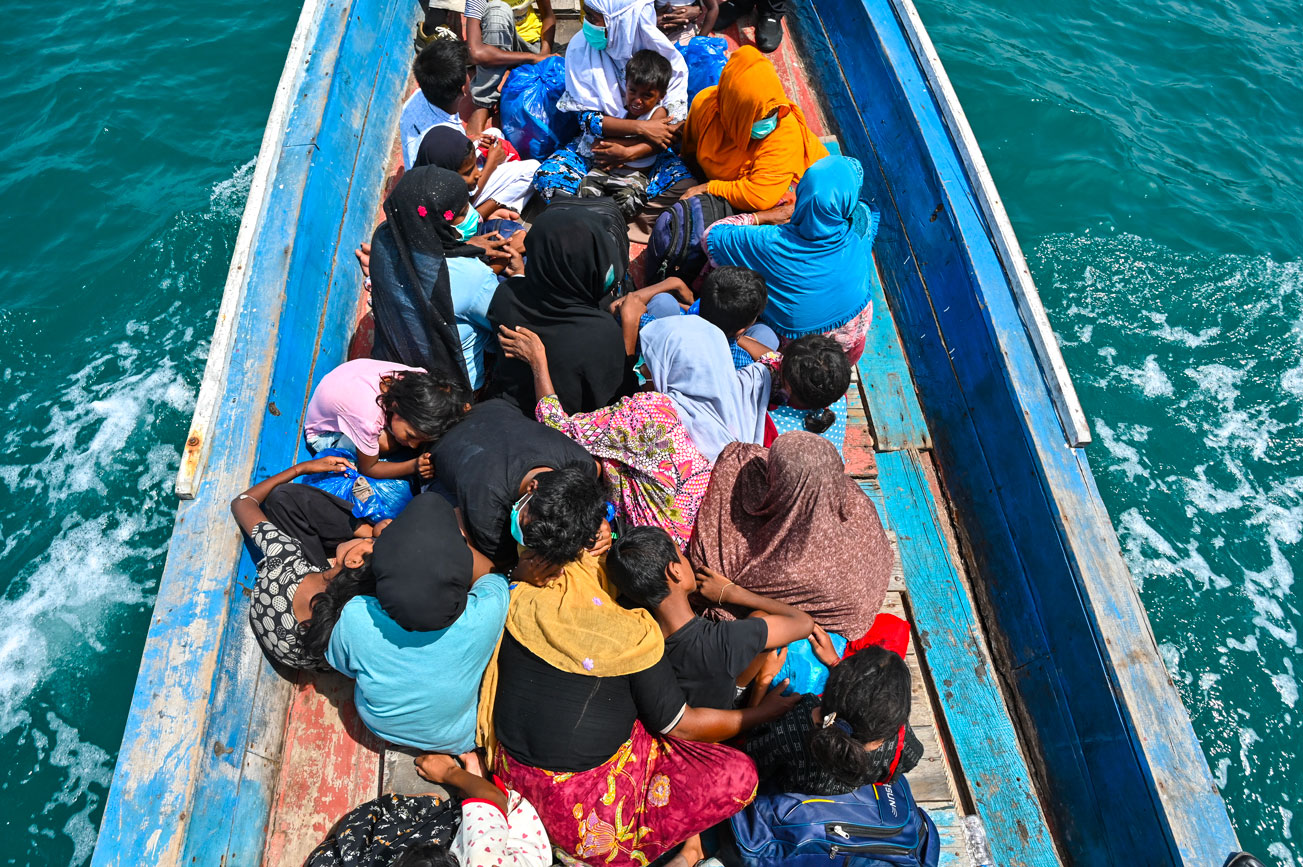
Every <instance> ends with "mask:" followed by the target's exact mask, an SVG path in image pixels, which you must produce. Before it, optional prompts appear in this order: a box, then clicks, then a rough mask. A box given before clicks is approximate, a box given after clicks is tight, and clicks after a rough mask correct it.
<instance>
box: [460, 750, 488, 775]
mask: <svg viewBox="0 0 1303 867" xmlns="http://www.w3.org/2000/svg"><path fill="white" fill-rule="evenodd" d="M457 758H459V759H461V763H462V767H464V768H465V769H466V773H468V774H474V775H475V776H477V777H484V776H485V774H484V762H482V761H480V753H479V750H471V751H470V752H469V753H462V754H461V755H460V756H458V757H457ZM486 779H487V777H486Z"/></svg>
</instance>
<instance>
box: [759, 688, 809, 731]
mask: <svg viewBox="0 0 1303 867" xmlns="http://www.w3.org/2000/svg"><path fill="white" fill-rule="evenodd" d="M790 683H791V679H790V678H786V677H785V678H783V679H782V680H781V681H779V682H778V683H776V684H774V685H773V688H772V689H770V690H769V692H767V693H765V697H764V698H762V699H760V703H759V704H757V705H756V707H757V708H759V709H760V711H761V716H762V717H764V720H763V721H764V722H769V721H770V720H775V719H778V718H779V717H780V716H782V715H783V714H785V713H787V712H788V711H789V710H791V709H792V708H794V707H796V703H797V702H798V701H800V700H801V694H800V693H798V692H794V693H792V694H791V695H783V690H785V689H787V687H788V684H790ZM762 688H763V687H762Z"/></svg>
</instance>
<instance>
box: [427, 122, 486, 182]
mask: <svg viewBox="0 0 1303 867" xmlns="http://www.w3.org/2000/svg"><path fill="white" fill-rule="evenodd" d="M472 147H474V143H473V142H472V141H471V140H470V139H468V138H467V137H466V134H465V133H463V132H462V131H461V130H459V129H453V128H452V127H450V126H433V127H430V131H429V132H427V133H426V134H425V136H424V137H423V138H422V139H421V147H420V149H419V150H417V152H416V167H420V166H435V167H436V168H441V169H448V170H449V171H454V172H460V171H461V167H462V163H464V162H466V157H468V156H470V152H471V148H472Z"/></svg>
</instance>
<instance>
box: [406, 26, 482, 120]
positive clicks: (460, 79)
mask: <svg viewBox="0 0 1303 867" xmlns="http://www.w3.org/2000/svg"><path fill="white" fill-rule="evenodd" d="M470 64H471V55H470V51H468V50H467V48H466V43H465V42H463V41H461V40H460V39H456V40H453V39H436V40H434V41H433V42H431V43H430V44H429V45H427V46H425V47H424V48H422V49H421V53H420V54H418V55H416V59H415V60H414V61H412V75H414V76H415V77H416V84H417V86H418V87H420V88H421V93H422V94H423V95H424V96H425V98H426V99H427V100H429V101H430V102H431V103H433V104H434V105H439V106H443V105H447V104H448V103H450V102H453V101H455V100H456V99H457V98H458V97H460V96H461V92H462V88H464V87H465V86H466V68H467V67H468V66H470Z"/></svg>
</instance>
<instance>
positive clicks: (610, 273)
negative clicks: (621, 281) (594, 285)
mask: <svg viewBox="0 0 1303 867" xmlns="http://www.w3.org/2000/svg"><path fill="white" fill-rule="evenodd" d="M614 285H615V266H614V265H612V266H611V267H610V268H607V269H606V288H607V289H610V288H611V287H612V286H614Z"/></svg>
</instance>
